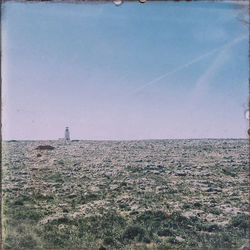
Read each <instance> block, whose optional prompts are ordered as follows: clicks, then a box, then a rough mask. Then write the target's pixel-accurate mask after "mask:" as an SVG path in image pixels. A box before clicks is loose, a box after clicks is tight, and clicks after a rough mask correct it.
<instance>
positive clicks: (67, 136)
mask: <svg viewBox="0 0 250 250" xmlns="http://www.w3.org/2000/svg"><path fill="white" fill-rule="evenodd" d="M65 140H66V141H70V136H69V127H66V128H65Z"/></svg>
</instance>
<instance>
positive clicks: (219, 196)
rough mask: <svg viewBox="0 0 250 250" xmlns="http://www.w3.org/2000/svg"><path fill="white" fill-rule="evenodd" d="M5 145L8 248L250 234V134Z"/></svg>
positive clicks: (158, 244)
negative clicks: (249, 177)
mask: <svg viewBox="0 0 250 250" xmlns="http://www.w3.org/2000/svg"><path fill="white" fill-rule="evenodd" d="M39 145H50V146H52V147H54V148H52V147H51V148H50V150H46V149H39V148H38V149H36V148H37V147H38V146H39ZM2 150H3V159H2V160H3V166H2V174H3V177H2V190H3V191H2V192H3V211H2V223H3V244H4V248H5V249H58V248H68V249H77V248H87V249H90V248H96V249H98V248H100V247H101V246H102V247H104V248H119V249H121V248H126V249H156V248H159V249H160V248H161V249H173V248H212V249H216V248H227V249H228V248H237V247H240V246H242V245H243V244H245V243H247V238H248V237H247V234H248V221H247V218H248V141H247V140H244V139H239V140H238V139H227V140H224V139H202V140H191V139H190V140H145V141H81V140H80V141H78V140H75V141H71V142H69V143H67V144H66V143H64V142H62V141H5V142H3V149H2Z"/></svg>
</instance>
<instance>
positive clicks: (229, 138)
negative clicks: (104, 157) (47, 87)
mask: <svg viewBox="0 0 250 250" xmlns="http://www.w3.org/2000/svg"><path fill="white" fill-rule="evenodd" d="M248 139H249V138H248V137H197V138H150V139H75V138H74V139H71V140H70V141H160V140H248ZM11 141H13V142H18V141H19V142H22V141H60V140H59V139H8V140H3V139H2V142H11Z"/></svg>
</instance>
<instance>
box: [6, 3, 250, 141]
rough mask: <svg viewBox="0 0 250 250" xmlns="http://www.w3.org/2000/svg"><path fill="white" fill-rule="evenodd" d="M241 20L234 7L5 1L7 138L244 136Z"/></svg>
mask: <svg viewBox="0 0 250 250" xmlns="http://www.w3.org/2000/svg"><path fill="white" fill-rule="evenodd" d="M239 20H248V17H247V16H246V14H245V13H244V11H242V9H241V8H239V7H237V5H235V4H233V3H230V2H229V3H227V2H205V1H200V2H146V3H144V4H140V3H139V2H125V3H123V4H122V5H121V6H119V7H117V6H115V5H114V4H113V3H112V2H110V3H102V4H100V3H99V4H97V3H96V4H93V3H92V4H90V3H82V4H72V3H45V2H42V3H20V2H19V3H18V2H5V3H4V4H3V5H2V89H3V93H2V122H3V129H2V135H3V139H4V140H14V139H15V140H48V139H50V140H53V139H58V138H60V137H63V136H64V130H65V127H66V126H68V127H69V130H70V133H71V138H72V139H86V140H141V139H185V138H246V137H247V132H246V131H247V127H248V121H247V120H246V118H245V115H244V114H245V111H246V109H247V107H248V28H249V27H248V26H247V25H246V24H244V23H243V22H241V21H239Z"/></svg>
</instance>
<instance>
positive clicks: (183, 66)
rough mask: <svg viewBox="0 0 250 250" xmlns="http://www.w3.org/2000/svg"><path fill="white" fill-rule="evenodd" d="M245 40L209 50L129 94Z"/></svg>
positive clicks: (237, 40) (238, 39)
mask: <svg viewBox="0 0 250 250" xmlns="http://www.w3.org/2000/svg"><path fill="white" fill-rule="evenodd" d="M245 38H246V36H242V37H239V38H236V39H234V40H233V41H231V42H229V43H227V44H225V45H223V46H221V47H219V48H216V49H213V50H211V51H209V52H207V53H205V54H203V55H201V56H199V57H196V58H195V59H193V60H191V61H190V62H188V63H186V64H184V65H182V66H179V67H177V68H176V69H174V70H172V71H169V72H167V73H165V74H164V75H161V76H159V77H157V78H155V79H153V80H152V81H150V82H148V83H146V84H144V85H142V86H141V87H138V88H136V89H135V90H134V91H133V92H132V93H131V95H134V94H136V93H138V92H140V91H141V90H142V89H144V88H146V87H148V86H150V85H152V84H154V83H156V82H158V81H160V80H161V79H163V78H165V77H167V76H169V75H172V74H174V73H176V72H178V71H180V70H182V69H184V68H187V67H188V66H190V65H192V64H194V63H197V62H199V61H201V60H202V59H203V58H205V57H207V56H209V55H211V54H213V53H214V52H216V51H218V50H221V49H225V48H226V47H228V46H229V47H230V46H232V45H233V44H235V43H237V42H239V41H241V40H243V39H245Z"/></svg>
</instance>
